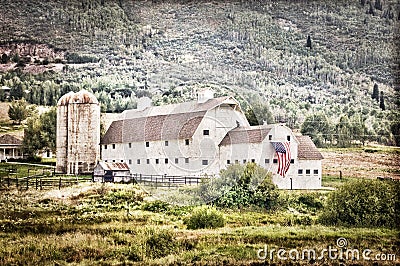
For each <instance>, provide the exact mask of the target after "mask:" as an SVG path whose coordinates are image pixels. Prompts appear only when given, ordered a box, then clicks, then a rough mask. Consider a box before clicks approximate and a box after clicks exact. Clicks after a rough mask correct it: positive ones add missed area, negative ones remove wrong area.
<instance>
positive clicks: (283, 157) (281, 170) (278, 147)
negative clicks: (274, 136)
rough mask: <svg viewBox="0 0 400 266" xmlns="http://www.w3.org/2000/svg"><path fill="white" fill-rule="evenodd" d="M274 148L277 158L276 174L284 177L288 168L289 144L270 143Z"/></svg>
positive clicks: (289, 158)
mask: <svg viewBox="0 0 400 266" xmlns="http://www.w3.org/2000/svg"><path fill="white" fill-rule="evenodd" d="M271 143H272V146H274V149H275V152H276V156H277V157H278V171H277V174H279V175H281V176H283V177H285V175H286V173H287V171H288V170H289V167H290V160H291V154H290V142H271Z"/></svg>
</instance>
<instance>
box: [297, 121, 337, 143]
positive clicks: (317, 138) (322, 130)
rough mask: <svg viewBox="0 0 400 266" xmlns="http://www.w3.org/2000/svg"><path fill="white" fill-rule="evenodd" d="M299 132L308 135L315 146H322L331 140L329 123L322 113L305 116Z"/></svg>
mask: <svg viewBox="0 0 400 266" xmlns="http://www.w3.org/2000/svg"><path fill="white" fill-rule="evenodd" d="M301 133H302V134H303V135H307V136H310V137H311V139H312V140H313V142H314V143H315V145H316V146H317V147H323V146H325V145H326V143H327V141H331V140H332V138H331V136H332V134H331V125H330V123H329V121H328V118H327V117H326V115H325V114H324V113H317V114H312V115H310V116H307V117H306V119H305V120H304V122H303V125H302V126H301Z"/></svg>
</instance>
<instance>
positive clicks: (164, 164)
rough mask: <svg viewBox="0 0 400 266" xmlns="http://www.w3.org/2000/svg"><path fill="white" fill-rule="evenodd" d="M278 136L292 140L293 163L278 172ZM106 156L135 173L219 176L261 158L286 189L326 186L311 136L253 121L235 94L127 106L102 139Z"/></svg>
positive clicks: (279, 184) (209, 95) (320, 158)
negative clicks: (246, 115) (283, 172)
mask: <svg viewBox="0 0 400 266" xmlns="http://www.w3.org/2000/svg"><path fill="white" fill-rule="evenodd" d="M275 142H285V143H287V145H289V146H290V155H291V158H290V166H289V169H288V171H287V172H286V174H285V176H284V177H282V176H280V175H278V174H277V168H278V158H277V153H276V152H275V148H274V146H273V145H272V144H273V143H275ZM101 159H102V160H103V161H104V162H111V163H116V162H120V163H127V165H128V166H129V168H130V171H131V173H132V174H144V175H182V176H203V175H208V176H217V175H218V174H219V172H220V170H221V169H224V168H226V167H227V166H228V165H229V164H233V163H247V162H255V163H257V164H259V165H261V166H262V167H264V168H266V169H269V170H270V171H271V172H272V173H274V175H273V180H274V182H275V183H276V184H277V186H278V187H279V188H282V189H318V188H320V187H321V160H322V156H321V154H320V153H319V152H318V150H317V149H316V147H315V145H314V144H313V142H312V141H311V139H310V138H308V137H304V136H295V135H294V134H293V132H292V131H291V130H290V129H289V128H288V127H286V126H284V125H279V124H274V125H263V126H250V125H249V123H248V121H247V119H246V117H245V115H244V113H243V111H242V110H241V108H240V105H239V103H238V102H237V101H236V100H235V99H234V98H232V97H229V96H226V97H219V98H213V94H212V93H211V92H210V91H205V92H202V93H199V94H198V100H197V101H192V102H185V103H181V104H171V105H165V106H154V107H153V106H150V104H149V102H148V101H145V100H142V101H140V102H139V104H138V109H134V110H127V111H125V112H123V113H122V114H121V116H120V118H119V119H117V120H116V121H114V122H113V123H112V124H111V125H110V127H109V128H108V130H107V132H106V134H105V135H104V137H103V138H102V140H101Z"/></svg>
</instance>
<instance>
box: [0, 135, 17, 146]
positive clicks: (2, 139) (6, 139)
mask: <svg viewBox="0 0 400 266" xmlns="http://www.w3.org/2000/svg"><path fill="white" fill-rule="evenodd" d="M0 144H3V145H22V139H20V138H17V137H15V136H12V135H10V134H4V135H1V136H0Z"/></svg>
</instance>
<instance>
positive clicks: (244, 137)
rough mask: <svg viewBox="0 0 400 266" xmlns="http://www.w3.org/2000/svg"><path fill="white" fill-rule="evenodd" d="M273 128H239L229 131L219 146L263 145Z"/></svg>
mask: <svg viewBox="0 0 400 266" xmlns="http://www.w3.org/2000/svg"><path fill="white" fill-rule="evenodd" d="M271 128H272V126H252V127H237V128H234V129H232V130H231V131H229V132H228V133H227V134H226V135H225V137H224V138H223V139H222V141H221V142H220V144H219V146H227V145H231V144H240V143H261V142H262V141H263V140H264V139H265V137H266V136H267V135H268V133H269V132H270V131H271Z"/></svg>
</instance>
